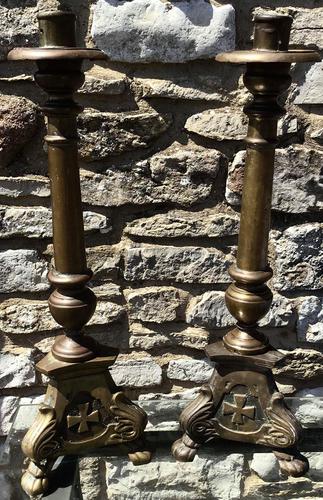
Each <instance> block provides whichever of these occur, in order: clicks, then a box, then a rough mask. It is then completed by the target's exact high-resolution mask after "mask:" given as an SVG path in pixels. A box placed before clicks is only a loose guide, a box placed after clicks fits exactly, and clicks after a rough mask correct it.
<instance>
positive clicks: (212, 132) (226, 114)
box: [185, 107, 248, 141]
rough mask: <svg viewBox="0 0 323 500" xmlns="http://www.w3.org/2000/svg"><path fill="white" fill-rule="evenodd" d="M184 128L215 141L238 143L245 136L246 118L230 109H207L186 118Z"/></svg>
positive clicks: (246, 128) (239, 112) (237, 111)
mask: <svg viewBox="0 0 323 500" xmlns="http://www.w3.org/2000/svg"><path fill="white" fill-rule="evenodd" d="M185 128H186V130H187V131H188V132H193V133H194V134H198V135H200V136H202V137H206V138H207V139H214V140H215V141H240V140H242V139H244V138H245V137H246V135H247V131H248V118H247V116H246V115H245V114H244V113H243V112H242V111H240V110H233V109H232V108H231V107H228V108H220V109H208V110H206V111H203V112H202V113H198V114H196V115H193V116H191V117H190V118H188V120H187V121H186V124H185Z"/></svg>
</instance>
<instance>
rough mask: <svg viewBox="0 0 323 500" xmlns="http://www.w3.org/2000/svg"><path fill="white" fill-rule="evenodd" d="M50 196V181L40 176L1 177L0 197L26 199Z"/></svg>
mask: <svg viewBox="0 0 323 500" xmlns="http://www.w3.org/2000/svg"><path fill="white" fill-rule="evenodd" d="M49 195H50V191H49V180H48V179H46V178H45V177H42V176H40V175H26V176H25V177H5V176H2V177H0V196H6V197H8V198H24V197H27V196H36V197H37V198H48V197H49Z"/></svg>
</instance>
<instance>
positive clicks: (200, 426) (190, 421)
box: [180, 385, 216, 443]
mask: <svg viewBox="0 0 323 500" xmlns="http://www.w3.org/2000/svg"><path fill="white" fill-rule="evenodd" d="M214 415H215V407H214V400H213V393H212V389H211V388H210V386H208V385H204V386H203V387H201V389H200V394H199V396H198V397H197V398H196V399H195V400H194V401H192V402H191V403H190V404H189V405H188V406H187V408H186V409H185V410H184V411H183V413H182V415H181V417H180V422H181V425H182V426H183V428H184V429H185V430H186V433H187V434H188V435H189V436H190V437H191V438H192V439H193V440H194V441H195V442H197V443H205V442H207V441H210V440H211V439H214V438H215V436H216V434H215V430H214V422H213V421H212V418H213V417H214Z"/></svg>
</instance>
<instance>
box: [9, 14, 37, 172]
mask: <svg viewBox="0 0 323 500" xmlns="http://www.w3.org/2000/svg"><path fill="white" fill-rule="evenodd" d="M0 9H1V7H0ZM0 13H1V10H0ZM0 44H1V40H0ZM0 51H1V45H0ZM37 124H38V112H37V108H36V106H35V104H34V103H33V102H31V101H29V100H28V99H25V98H24V97H17V96H12V95H6V96H4V95H1V96H0V166H1V167H4V166H6V165H8V163H10V161H11V160H12V159H13V158H14V157H15V156H16V155H17V153H18V152H19V151H20V149H21V148H22V147H23V146H24V145H25V144H26V142H27V141H29V140H30V139H31V138H32V136H33V135H34V134H35V132H36V129H37Z"/></svg>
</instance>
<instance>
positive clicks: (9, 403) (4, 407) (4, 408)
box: [0, 355, 18, 436]
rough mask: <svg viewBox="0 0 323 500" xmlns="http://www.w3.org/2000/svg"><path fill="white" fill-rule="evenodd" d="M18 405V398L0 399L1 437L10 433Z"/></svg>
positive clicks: (2, 397) (4, 397) (6, 397)
mask: <svg viewBox="0 0 323 500" xmlns="http://www.w3.org/2000/svg"><path fill="white" fill-rule="evenodd" d="M1 356H2V355H1ZM0 362H1V361H0ZM17 405H18V398H17V397H16V396H1V397H0V415H1V418H0V436H6V435H7V434H8V433H9V430H10V427H11V424H12V418H13V416H14V414H15V411H16V409H17Z"/></svg>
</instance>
